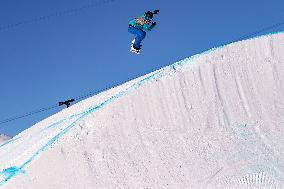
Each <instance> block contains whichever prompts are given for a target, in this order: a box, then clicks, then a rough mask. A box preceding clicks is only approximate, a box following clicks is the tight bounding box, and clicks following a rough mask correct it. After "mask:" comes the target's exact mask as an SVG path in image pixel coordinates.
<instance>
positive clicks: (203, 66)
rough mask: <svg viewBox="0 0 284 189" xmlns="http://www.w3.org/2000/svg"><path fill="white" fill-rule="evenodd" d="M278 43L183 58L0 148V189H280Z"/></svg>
mask: <svg viewBox="0 0 284 189" xmlns="http://www.w3.org/2000/svg"><path fill="white" fill-rule="evenodd" d="M283 52H284V34H283V33H278V34H273V35H267V36H262V37H258V38H255V39H250V40H246V41H241V42H237V43H233V44H229V45H226V46H224V47H220V48H216V49H212V50H210V51H207V52H205V53H203V54H200V55H196V56H193V57H191V58H187V59H185V60H182V61H180V62H177V63H175V64H173V65H170V66H167V67H165V68H162V69H160V70H157V71H155V72H153V73H150V74H147V75H145V76H143V77H140V78H137V79H135V80H132V81H129V82H127V83H125V84H123V85H121V86H119V87H116V88H112V89H110V90H107V91H105V92H103V93H100V94H98V95H96V96H94V97H92V98H89V99H86V100H84V101H82V102H80V103H78V104H76V105H74V106H72V107H70V108H68V109H65V110H64V111H62V112H59V113H57V114H56V115H54V116H51V117H50V118H48V119H46V120H43V121H42V122H40V123H38V124H36V125H34V126H33V127H31V128H30V129H28V130H25V131H24V132H22V133H20V134H19V135H17V136H15V137H14V138H12V139H10V140H8V141H6V142H5V143H3V144H1V146H0V171H1V172H0V188H5V189H6V188H7V189H15V188H17V189H27V188H28V189H38V188H41V189H54V188H56V189H67V188H68V189H96V188H98V189H115V188H123V189H126V188H129V189H134V188H135V189H136V188H137V189H166V188H169V189H173V188H181V189H184V188H191V189H200V188H209V189H211V188H214V189H215V188H235V189H242V188H265V189H269V188H284V53H283Z"/></svg>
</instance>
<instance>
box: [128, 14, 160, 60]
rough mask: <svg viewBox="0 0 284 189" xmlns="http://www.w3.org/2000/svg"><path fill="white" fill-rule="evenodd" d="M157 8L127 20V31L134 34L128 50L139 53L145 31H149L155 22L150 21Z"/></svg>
mask: <svg viewBox="0 0 284 189" xmlns="http://www.w3.org/2000/svg"><path fill="white" fill-rule="evenodd" d="M158 12H159V10H154V11H153V12H151V11H147V12H145V13H144V15H143V16H139V17H137V18H135V19H133V20H131V21H130V22H129V27H128V32H129V33H132V34H134V35H135V39H134V40H133V41H132V43H131V46H130V47H131V49H130V51H132V52H135V53H137V54H139V52H140V50H141V46H142V45H141V41H142V40H143V39H144V38H145V36H146V32H145V30H146V31H151V30H152V29H153V28H154V27H155V26H156V24H157V23H156V22H152V19H153V16H154V14H157V13H158Z"/></svg>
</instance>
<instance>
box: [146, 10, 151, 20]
mask: <svg viewBox="0 0 284 189" xmlns="http://www.w3.org/2000/svg"><path fill="white" fill-rule="evenodd" d="M145 16H146V17H147V18H150V19H152V18H153V13H152V12H151V11H147V12H145Z"/></svg>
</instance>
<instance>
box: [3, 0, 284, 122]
mask: <svg viewBox="0 0 284 189" xmlns="http://www.w3.org/2000/svg"><path fill="white" fill-rule="evenodd" d="M110 1H114V0H107V1H104V2H110ZM88 6H90V5H88ZM84 7H86V6H84ZM79 9H85V8H83V7H81V8H78V9H74V10H73V9H72V10H73V11H72V10H71V12H74V11H75V10H79ZM69 11H70V10H69ZM64 14H65V13H64ZM282 25H284V22H280V23H277V24H274V25H271V26H268V27H265V28H262V29H261V30H258V31H256V32H253V33H251V34H248V35H244V36H242V37H239V38H237V39H236V40H234V41H231V43H232V42H235V41H240V40H244V39H247V38H250V37H252V36H254V35H257V34H260V33H261V32H264V31H267V30H271V29H274V28H277V27H279V26H282ZM0 30H1V29H0ZM160 68H161V67H159V68H153V69H151V70H150V71H149V72H148V73H150V72H153V71H155V70H157V69H160ZM137 77H139V75H138V74H137V75H136V76H135V77H132V78H128V80H126V81H123V82H117V83H116V84H114V85H113V84H112V85H111V86H108V87H105V88H102V89H97V90H94V91H91V92H89V93H87V94H84V95H80V96H78V97H76V98H74V100H76V101H79V100H82V99H86V98H87V97H90V96H93V95H95V94H98V93H100V92H102V91H105V90H107V89H110V88H114V87H116V86H119V85H121V84H123V83H125V82H127V81H130V80H133V79H135V78H137ZM58 107H59V105H58V104H57V105H53V106H50V107H46V108H41V109H39V110H35V111H32V112H29V113H25V114H23V115H20V116H15V117H11V118H8V119H4V120H2V121H0V125H1V124H5V123H8V122H11V121H15V120H18V119H21V118H25V117H28V116H32V115H34V114H37V113H40V112H45V111H48V110H51V109H55V108H58Z"/></svg>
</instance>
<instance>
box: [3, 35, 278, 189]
mask: <svg viewBox="0 0 284 189" xmlns="http://www.w3.org/2000/svg"><path fill="white" fill-rule="evenodd" d="M278 33H283V32H278ZM272 34H273V33H270V34H268V35H263V36H270V35H272ZM263 36H257V37H255V38H259V37H263ZM251 39H254V38H251ZM233 43H236V42H233ZM224 46H225V45H222V46H220V47H218V48H212V49H210V50H208V51H205V52H203V53H201V54H197V55H194V56H191V57H189V58H186V59H184V60H182V61H179V62H176V63H174V64H172V65H170V66H166V67H164V68H161V69H160V70H157V71H155V72H154V73H153V74H151V75H150V76H148V77H146V78H144V79H142V80H140V81H139V82H137V83H134V84H133V85H131V86H130V87H129V88H127V89H126V90H124V91H121V92H119V93H117V94H116V95H114V96H112V97H110V98H109V99H107V100H105V101H103V102H102V103H100V104H98V105H96V106H94V107H91V108H89V109H88V110H86V111H84V112H82V113H80V114H77V115H72V116H70V117H68V118H65V119H63V120H61V121H58V122H56V123H54V124H51V125H49V126H48V127H46V128H45V129H48V128H51V127H53V126H55V125H58V124H60V123H63V122H65V121H66V120H70V119H71V118H73V117H76V116H80V117H79V118H77V119H76V120H75V121H73V122H72V123H71V124H70V125H68V126H67V127H66V128H65V129H63V130H62V131H61V132H59V133H58V134H57V135H55V136H54V137H53V138H51V139H50V140H49V141H48V142H47V143H46V144H45V145H44V146H43V147H42V148H40V149H39V150H38V151H37V152H36V153H35V154H33V155H32V156H31V157H30V158H29V159H28V160H27V161H26V162H24V163H23V164H22V165H21V166H19V167H17V166H12V167H8V168H6V169H4V170H2V171H1V172H0V175H1V176H2V178H3V177H4V179H2V180H1V181H0V186H2V185H3V184H5V183H6V182H8V181H9V180H10V179H12V178H14V177H16V176H17V175H18V174H19V173H25V171H24V170H23V169H24V167H25V166H26V165H28V164H29V163H30V162H32V161H33V160H34V159H35V158H36V157H37V156H39V155H40V154H41V153H42V152H44V151H46V150H47V149H48V148H50V147H51V146H52V145H53V144H54V143H55V142H57V141H58V140H59V139H60V138H61V137H62V136H63V135H64V134H66V133H67V132H68V131H70V129H72V128H73V127H74V126H76V123H78V122H79V121H81V120H83V118H85V117H87V116H88V115H89V114H91V113H94V112H96V111H97V110H100V109H101V108H103V107H105V106H106V105H108V104H110V103H111V102H113V101H114V100H116V99H118V98H120V97H122V96H125V95H126V94H128V93H129V92H131V91H132V90H135V89H137V88H139V87H140V86H141V85H143V84H145V83H146V82H148V81H151V80H154V79H158V78H161V77H163V76H164V75H170V74H171V72H170V71H169V72H168V73H165V70H167V69H173V70H174V71H176V70H177V69H178V68H179V67H183V66H184V65H187V64H189V63H191V60H193V59H194V58H196V57H200V56H201V55H204V54H208V53H209V52H212V51H215V50H217V49H220V48H223V47H224ZM10 142H12V141H10ZM0 147H1V146H0Z"/></svg>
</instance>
